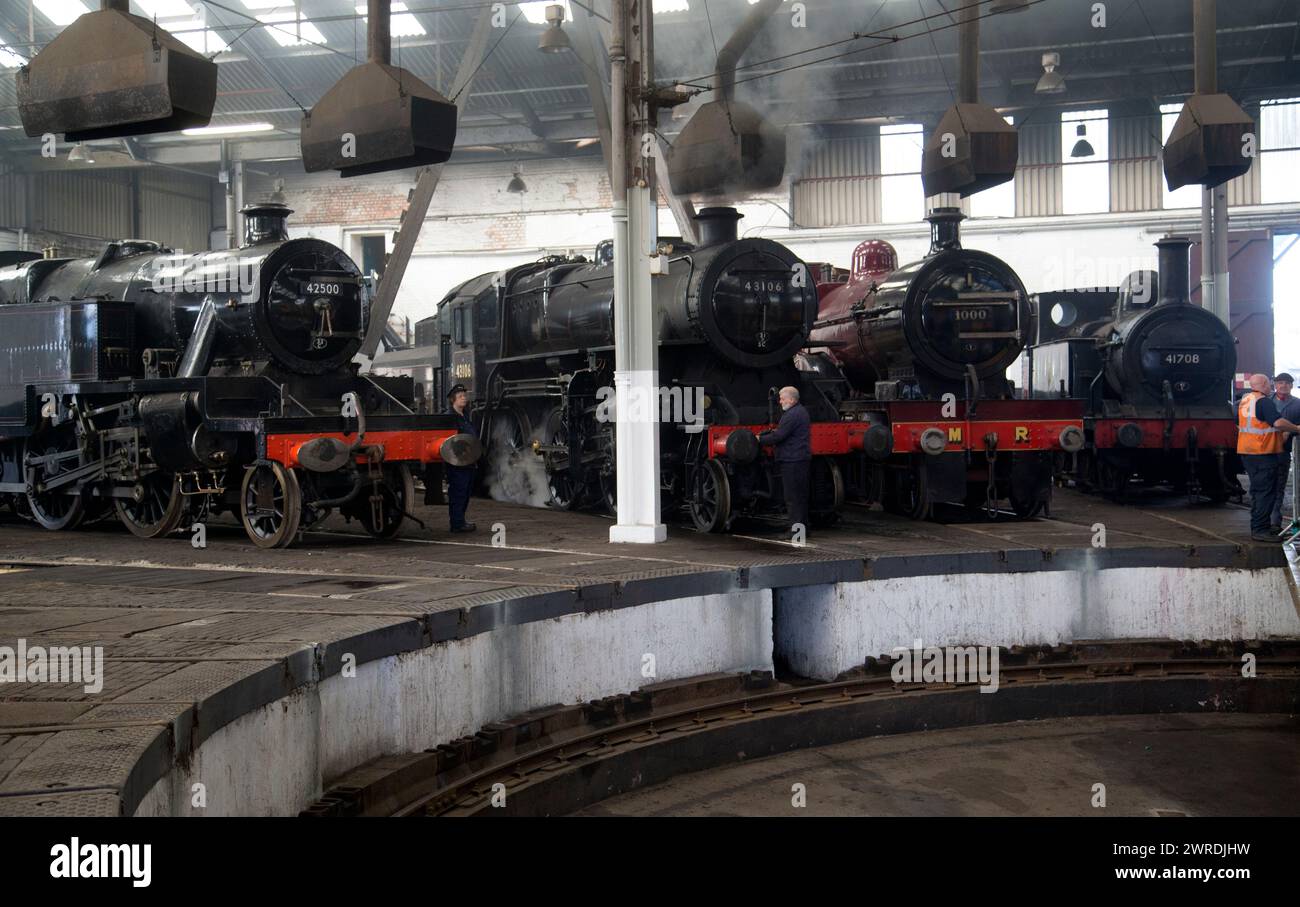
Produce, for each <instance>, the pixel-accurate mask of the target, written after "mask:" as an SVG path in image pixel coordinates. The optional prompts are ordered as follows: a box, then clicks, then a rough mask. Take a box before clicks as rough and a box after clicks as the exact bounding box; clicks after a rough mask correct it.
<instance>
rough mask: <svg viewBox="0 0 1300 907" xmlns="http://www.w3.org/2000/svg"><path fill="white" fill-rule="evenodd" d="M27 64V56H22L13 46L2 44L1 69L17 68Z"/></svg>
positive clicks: (0, 46)
mask: <svg viewBox="0 0 1300 907" xmlns="http://www.w3.org/2000/svg"><path fill="white" fill-rule="evenodd" d="M26 65H27V59H26V58H25V57H20V56H19V55H18V52H17V51H15V50H14V49H13V48H12V47H8V46H6V45H4V44H0V69H17V68H18V67H20V66H26Z"/></svg>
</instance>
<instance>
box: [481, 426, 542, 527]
mask: <svg viewBox="0 0 1300 907" xmlns="http://www.w3.org/2000/svg"><path fill="white" fill-rule="evenodd" d="M511 429H512V426H511V425H510V424H509V422H508V420H506V419H494V420H493V423H492V434H491V441H492V443H491V451H490V453H489V455H488V462H487V472H486V475H485V477H484V487H485V488H486V489H487V493H488V497H490V498H492V500H494V501H505V502H507V503H510V504H526V505H528V506H529V507H545V506H546V505H547V504H548V503H549V502H550V500H551V487H550V482H549V481H548V480H547V478H546V464H545V463H543V462H542V458H541V457H539V456H538V455H537V454H535V453H533V451H532V448H531V442H532V441H533V440H537V438H536V436H534V437H533V438H530V439H529V443H528V444H525V445H524V446H522V447H517V446H515V441H516V439H515V437H514V432H513V431H512V430H511Z"/></svg>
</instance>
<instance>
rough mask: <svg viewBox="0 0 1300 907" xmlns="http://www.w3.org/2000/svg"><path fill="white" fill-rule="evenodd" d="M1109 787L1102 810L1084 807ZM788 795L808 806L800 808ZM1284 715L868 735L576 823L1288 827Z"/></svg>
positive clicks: (670, 786)
mask: <svg viewBox="0 0 1300 907" xmlns="http://www.w3.org/2000/svg"><path fill="white" fill-rule="evenodd" d="M1098 783H1101V784H1104V785H1105V798H1106V799H1105V807H1104V808H1099V807H1097V806H1094V805H1093V800H1094V798H1095V796H1096V793H1095V791H1094V785H1095V784H1098ZM795 785H803V794H804V797H805V799H804V805H802V806H796V805H795V801H796V796H797V794H796V793H795V792H794V791H795ZM1298 814H1300V726H1298V725H1297V723H1296V720H1295V719H1294V718H1288V717H1287V716H1285V715H1237V714H1214V715H1137V716H1124V717H1105V718H1070V719H1054V720H1049V721H1033V722H1019V723H1016V724H1000V725H988V726H984V727H971V728H957V729H953V730H944V731H925V732H921V733H915V734H907V735H904V736H899V737H872V738H868V739H865V740H853V741H850V742H848V743H840V744H836V745H834V746H827V747H818V748H814V749H806V750H798V751H795V752H792V753H786V754H783V755H780V756H772V757H770V758H767V759H757V760H754V761H752V762H743V763H739V764H736V765H731V766H727V767H726V768H721V769H716V770H713V771H705V772H694V773H691V774H687V775H682V776H680V777H677V778H674V779H673V780H671V781H669V782H666V783H664V784H659V785H656V786H654V787H650V788H646V789H645V790H641V791H635V792H632V793H628V794H623V795H621V796H618V797H612V798H610V799H609V800H605V801H604V802H602V803H598V804H595V805H593V806H590V807H587V808H586V809H584V810H582V811H580V812H579V813H577V815H584V816H632V815H652V816H1103V815H1104V816H1157V815H1165V816H1295V815H1298Z"/></svg>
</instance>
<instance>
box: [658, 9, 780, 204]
mask: <svg viewBox="0 0 1300 907" xmlns="http://www.w3.org/2000/svg"><path fill="white" fill-rule="evenodd" d="M781 2H782V0H759V3H758V4H757V5H756V6H755V7H754V8H753V9H751V10H750V11H749V15H748V16H746V18H745V21H744V22H743V23H741V26H740V28H738V29H737V30H736V33H735V34H734V35H732V36H731V40H729V41H728V42H727V43H726V44H725V45H724V46H723V48H722V50H720V51H718V60H717V64H716V67H715V69H716V73H715V82H716V83H717V84H716V86H715V87H716V89H717V92H718V100H716V101H710V102H709V103H707V104H703V105H701V106H700V108H699V110H697V111H695V115H694V116H692V117H691V118H690V120H689V121H687V123H686V126H685V127H684V128H683V129H682V131H681V134H680V135H678V136H677V141H675V142H674V143H673V147H672V150H671V151H670V153H669V155H668V180H669V182H670V183H672V191H673V192H674V193H675V194H677V195H691V194H695V193H706V194H711V195H718V194H722V193H724V192H730V191H734V190H740V191H748V190H756V189H769V188H771V187H772V186H777V185H780V183H781V179H782V177H783V176H784V175H785V132H784V131H783V130H781V129H778V128H777V127H775V126H773V125H772V124H771V123H770V122H768V120H767V119H766V118H765V117H764V116H763V115H762V114H761V113H759V112H758V111H757V110H756V109H754V108H753V107H752V106H750V105H749V104H746V103H744V102H743V101H737V100H735V97H734V96H735V91H736V64H737V63H738V62H739V60H740V58H741V56H743V55H744V53H745V51H746V49H748V47H749V45H750V44H751V43H752V42H753V40H754V36H755V35H756V34H758V31H759V29H760V28H762V27H763V25H764V24H765V23H766V22H767V20H768V19H770V18H771V17H772V14H773V13H774V12H775V11H776V10H777V9H778V8H779V7H780V6H781Z"/></svg>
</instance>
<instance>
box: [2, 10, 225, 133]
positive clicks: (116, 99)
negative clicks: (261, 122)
mask: <svg viewBox="0 0 1300 907" xmlns="http://www.w3.org/2000/svg"><path fill="white" fill-rule="evenodd" d="M128 2H129V0H104V4H103V8H102V9H99V10H96V11H95V12H90V13H86V14H85V15H83V16H81V17H80V18H79V19H77V20H76V21H75V22H73V23H72V24H71V25H69V26H68V27H67V28H65V29H64V30H63V31H62V32H61V33H60V34H59V36H58V37H56V38H55V39H54V40H53V41H51V42H50V43H49V44H47V45H45V49H44V50H42V51H41V52H40V53H38V54H37V55H36V57H35V58H34V59H33V60H32V61H31V62H30V63H29V64H27V65H26V66H24V67H23V68H22V69H21V70H19V72H18V76H17V79H16V81H17V88H18V114H19V116H20V117H21V118H22V121H23V130H24V131H25V132H26V133H27V134H28V135H30V136H38V135H44V134H45V133H47V132H49V133H65V134H66V136H67V139H68V141H70V142H80V141H86V140H89V139H102V138H116V137H121V136H132V135H145V134H148V133H155V132H173V131H175V130H178V129H189V128H192V127H196V126H206V125H207V124H208V121H209V120H211V118H212V107H213V105H214V104H215V103H216V100H217V64H215V63H213V62H212V61H211V60H208V59H206V58H205V57H203V56H202V55H200V54H198V53H196V52H195V51H193V50H191V49H190V48H188V47H186V46H185V45H184V44H182V43H181V42H180V41H179V40H177V39H176V38H174V37H173V36H172V35H170V34H168V33H167V32H166V31H164V30H162V29H160V28H158V27H157V25H155V24H154V23H153V22H150V21H149V20H148V19H145V18H143V17H141V16H135V15H132V14H131V13H129V12H128V11H127V9H128Z"/></svg>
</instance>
